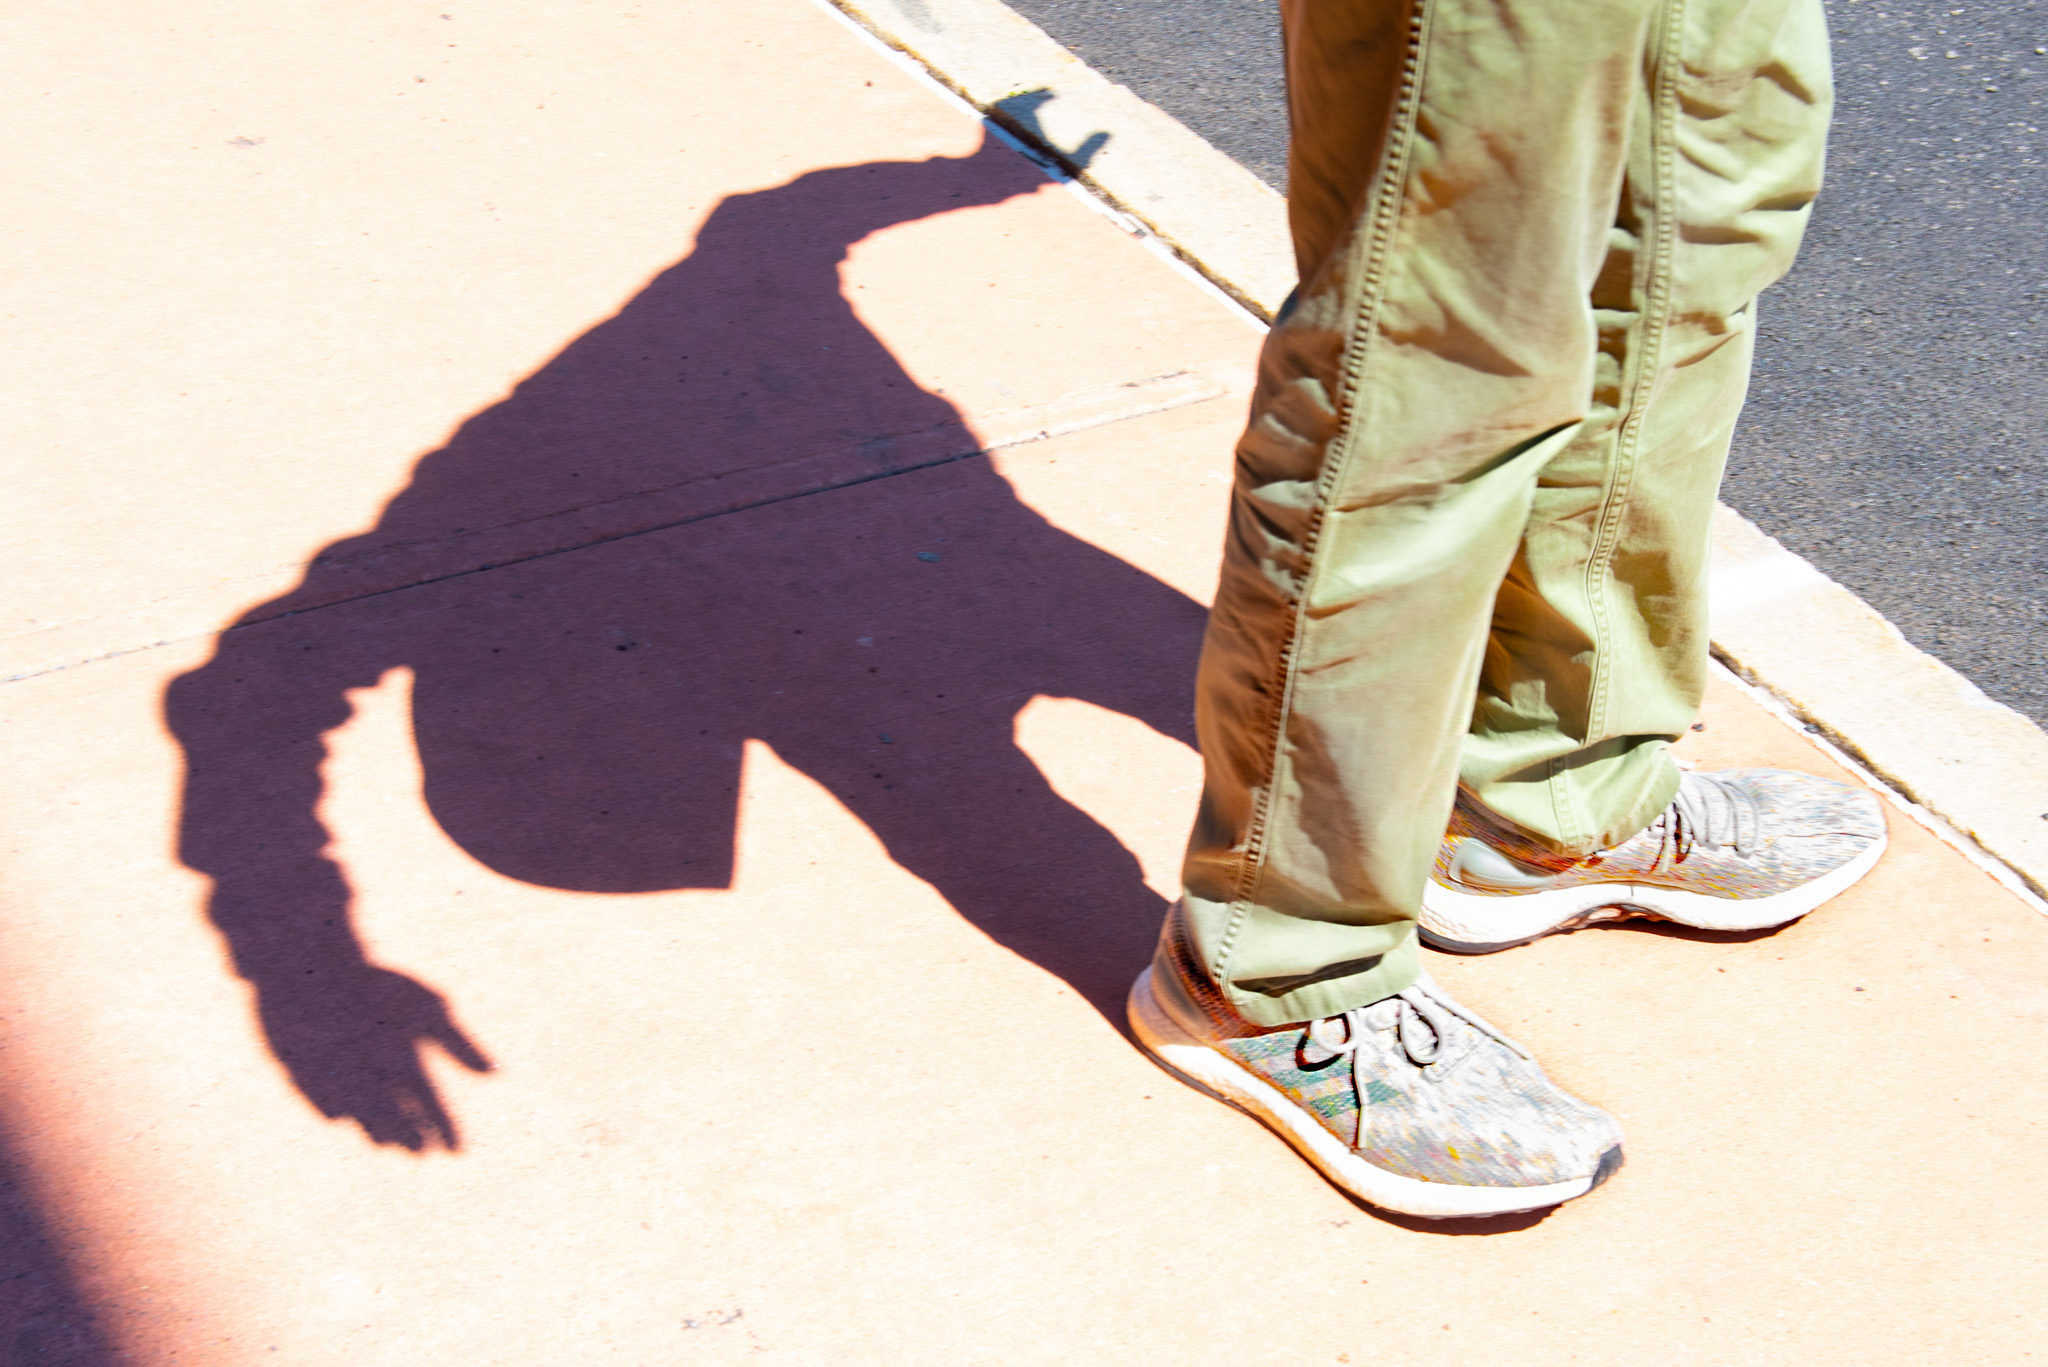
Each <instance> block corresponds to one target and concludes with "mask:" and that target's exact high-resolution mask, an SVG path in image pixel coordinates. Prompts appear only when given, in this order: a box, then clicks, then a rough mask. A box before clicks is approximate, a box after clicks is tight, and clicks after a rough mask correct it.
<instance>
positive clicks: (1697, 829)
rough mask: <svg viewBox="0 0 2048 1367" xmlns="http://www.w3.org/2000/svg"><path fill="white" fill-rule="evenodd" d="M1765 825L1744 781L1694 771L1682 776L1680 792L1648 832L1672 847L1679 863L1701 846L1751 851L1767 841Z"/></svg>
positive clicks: (1664, 845)
mask: <svg viewBox="0 0 2048 1367" xmlns="http://www.w3.org/2000/svg"><path fill="white" fill-rule="evenodd" d="M1763 824H1764V815H1763V812H1762V810H1761V809H1760V808H1759V807H1758V806H1757V803H1756V799H1755V798H1754V797H1752V796H1750V794H1748V793H1747V792H1744V791H1743V789H1742V787H1741V786H1740V785H1739V784H1737V783H1735V782H1733V781H1731V780H1729V779H1725V778H1722V777H1720V776H1719V775H1716V774H1708V773H1700V772H1698V771H1693V772H1689V773H1687V774H1685V775H1683V776H1682V777H1681V778H1680V780H1679V784H1678V796H1677V797H1676V798H1674V799H1672V802H1671V805H1670V806H1669V807H1666V808H1665V809H1664V810H1663V811H1662V812H1661V813H1659V814H1658V816H1657V819H1656V820H1655V821H1652V822H1651V823H1650V826H1649V830H1648V832H1647V834H1649V835H1650V836H1651V837H1652V838H1653V839H1654V840H1656V841H1657V843H1658V845H1659V846H1660V847H1665V848H1669V849H1670V851H1671V856H1672V862H1674V863H1676V862H1677V861H1678V860H1681V859H1684V858H1685V857H1686V856H1687V855H1689V854H1691V853H1692V852H1693V850H1694V848H1695V847H1699V846H1704V847H1705V848H1707V849H1710V850H1724V849H1732V850H1734V851H1735V853H1736V854H1738V855H1747V854H1749V853H1750V852H1751V851H1752V850H1754V849H1755V848H1756V846H1757V845H1758V843H1759V842H1760V841H1761V840H1762V837H1763Z"/></svg>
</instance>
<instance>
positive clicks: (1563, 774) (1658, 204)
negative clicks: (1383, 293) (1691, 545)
mask: <svg viewBox="0 0 2048 1367" xmlns="http://www.w3.org/2000/svg"><path fill="white" fill-rule="evenodd" d="M1661 25H1662V28H1661V32H1659V33H1658V35H1657V40H1656V47H1655V58H1654V61H1655V65H1654V67H1653V68H1652V74H1651V83H1650V99H1651V118H1650V153H1651V155H1650V165H1651V176H1652V181H1651V209H1650V212H1651V215H1652V219H1653V223H1652V227H1651V233H1650V239H1651V243H1650V250H1649V251H1648V252H1647V253H1645V254H1644V255H1645V259H1646V261H1647V263H1648V265H1647V275H1648V279H1647V281H1646V282H1645V288H1644V291H1643V320H1642V339H1641V341H1640V343H1639V344H1638V351H1637V356H1636V358H1635V365H1634V371H1635V373H1634V375H1633V376H1632V377H1631V378H1630V383H1629V388H1628V412H1627V414H1626V416H1624V417H1623V419H1622V422H1621V431H1620V434H1619V436H1618V437H1617V439H1616V441H1615V451H1614V468H1613V472H1612V474H1611V476H1610V478H1611V481H1612V482H1611V483H1610V485H1609V487H1608V492H1607V497H1606V499H1605V500H1604V502H1603V504H1602V507H1601V509H1600V522H1599V525H1598V528H1597V530H1596V532H1595V534H1594V543H1593V553H1592V555H1590V556H1589V557H1587V561H1586V578H1585V586H1586V600H1587V604H1588V606H1589V607H1590V608H1591V610H1592V612H1591V616H1592V626H1593V677H1592V680H1591V682H1590V685H1589V687H1588V689H1587V693H1588V700H1587V708H1586V735H1585V738H1584V740H1585V743H1586V744H1589V745H1590V744H1596V743H1598V741H1599V740H1600V739H1601V738H1604V737H1605V735H1606V733H1607V707H1608V697H1609V693H1610V691H1611V689H1612V687H1613V665H1612V659H1613V651H1612V649H1611V642H1612V641H1613V637H1614V632H1613V620H1612V608H1611V606H1610V604H1609V602H1608V596H1607V581H1608V578H1609V574H1608V570H1609V567H1610V566H1612V564H1613V563H1614V556H1615V554H1616V552H1617V551H1618V550H1619V549H1620V544H1621V528H1622V522H1623V520H1624V519H1625V517H1626V515H1627V511H1628V505H1629V496H1630V494H1631V493H1632V492H1633V491H1634V485H1635V471H1636V460H1637V454H1638V451H1639V449H1640V446H1641V442H1642V433H1643V425H1644V423H1645V421H1646V413H1647V410H1648V408H1649V405H1650V400H1651V397H1652V395H1653V391H1654V390H1655V388H1656V379H1657V370H1658V364H1659V361H1660V359H1661V357H1662V354H1663V349H1664V334H1665V331H1666V327H1667V324H1668V322H1669V313H1670V308H1671V272H1672V268H1673V260H1674V257H1675V256H1676V252H1677V235H1678V213H1677V203H1676V184H1677V150H1676V144H1677V127H1676V126H1677V121H1678V91H1677V86H1678V61H1679V41H1680V38H1681V37H1682V35H1683V33H1684V28H1685V0H1669V3H1667V4H1666V5H1665V6H1664V8H1663V13H1662V15H1661ZM1575 772H1576V770H1574V769H1571V768H1568V767H1567V766H1565V765H1562V764H1557V763H1555V762H1554V767H1553V776H1552V779H1551V801H1552V806H1553V809H1554V810H1555V811H1556V813H1557V817H1558V827H1559V834H1561V835H1563V836H1564V837H1565V839H1566V842H1567V844H1568V845H1571V846H1578V845H1582V844H1584V843H1585V842H1586V841H1588V840H1590V839H1591V838H1592V836H1591V833H1590V832H1589V831H1588V830H1587V829H1586V826H1585V822H1584V820H1583V818H1582V814H1581V813H1580V811H1579V807H1578V802H1577V798H1576V795H1575V794H1574V793H1572V792H1571V791H1570V788H1571V775H1572V774H1573V773H1575Z"/></svg>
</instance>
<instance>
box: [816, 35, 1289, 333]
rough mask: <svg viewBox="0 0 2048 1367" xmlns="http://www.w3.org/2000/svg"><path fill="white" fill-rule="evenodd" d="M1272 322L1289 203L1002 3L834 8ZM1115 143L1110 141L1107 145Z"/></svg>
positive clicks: (1285, 287) (1281, 288) (1284, 262)
mask: <svg viewBox="0 0 2048 1367" xmlns="http://www.w3.org/2000/svg"><path fill="white" fill-rule="evenodd" d="M832 3H833V4H835V5H836V6H837V7H838V8H839V9H840V10H842V11H844V12H845V13H846V14H847V15H849V16H851V17H852V18H853V19H854V20H855V22H857V23H859V24H860V25H861V26H862V27H863V28H865V29H867V30H868V31H869V32H870V33H872V34H874V35H875V36H876V37H877V38H880V39H881V40H882V41H883V42H884V43H886V44H887V45H888V46H890V47H892V48H895V49H897V50H898V51H900V52H904V53H907V54H909V55H910V56H911V57H913V58H915V59H916V60H917V61H918V63H919V64H921V65H922V66H923V67H924V68H925V69H926V70H927V71H928V72H929V73H930V74H931V75H932V76H933V77H934V78H935V79H936V80H938V81H939V82H940V84H942V85H944V86H945V87H947V88H948V89H950V90H952V91H953V92H954V93H956V94H958V95H959V96H960V97H961V98H963V99H965V100H966V101H967V102H968V103H969V104H971V105H973V106H974V108H975V109H977V110H979V111H980V112H981V113H983V114H985V115H987V116H988V117H989V118H990V119H992V120H994V121H995V122H996V123H998V124H1001V125H1002V126H1003V127H1005V128H1007V129H1009V130H1010V131H1011V132H1013V133H1016V134H1017V135H1019V136H1020V137H1022V138H1024V139H1026V140H1027V141H1029V142H1031V143H1033V144H1035V145H1036V146H1038V147H1039V148H1040V149H1042V150H1045V151H1048V152H1050V153H1051V154H1052V155H1053V156H1054V157H1056V158H1058V159H1059V160H1060V162H1061V164H1062V166H1063V167H1064V169H1066V170H1068V171H1070V172H1071V173H1072V174H1073V175H1075V176H1076V177H1077V178H1078V179H1079V180H1080V181H1081V182H1082V183H1083V184H1085V185H1087V186H1088V187H1089V188H1090V189H1092V190H1094V191H1095V192H1096V193H1098V194H1100V195H1101V196H1103V197H1104V198H1105V199H1107V200H1109V201H1110V203H1112V204H1113V205H1115V206H1116V207H1117V208H1119V209H1121V210H1123V211H1124V212H1125V213H1126V214H1129V215H1130V216H1131V217H1133V218H1135V219H1137V220H1138V221H1139V222H1141V223H1142V224H1144V225H1145V227H1147V228H1149V229H1150V230H1151V231H1152V232H1153V233H1155V234H1157V235H1158V236H1159V237H1160V238H1161V239H1163V240H1164V241H1165V242H1166V243H1167V244H1168V245H1170V246H1171V247H1172V248H1173V249H1174V251H1175V252H1176V254H1178V255H1179V256H1180V257H1181V258H1182V259H1183V260H1185V261H1186V262H1188V263H1189V264H1190V265H1192V266H1194V267H1195V269H1196V270H1198V271H1199V272H1201V273H1202V274H1203V275H1204V276H1206V277H1207V278H1208V279H1210V280H1211V281H1213V282H1214V283H1215V284H1216V285H1217V286H1218V287H1219V288H1221V289H1222V290H1223V291H1224V292H1225V293H1226V294H1228V295H1229V296H1230V297H1231V298H1233V299H1235V300H1236V301H1237V302H1238V303H1240V304H1242V305H1244V307H1246V308H1247V309H1249V310H1250V311H1251V312H1252V313H1254V314H1256V315H1258V317H1259V318H1260V319H1262V320H1265V321H1271V319H1272V317H1273V313H1274V311H1275V310H1276V309H1278V308H1279V306H1280V302H1281V300H1283V299H1285V298H1286V297H1287V292H1288V291H1289V290H1291V289H1293V288H1294V277H1295V272H1294V252H1293V248H1292V247H1291V246H1290V245H1289V239H1288V233H1287V201H1286V200H1284V199H1283V198H1281V196H1280V195H1278V194H1277V193H1275V192H1274V190H1273V189H1272V188H1271V187H1270V186H1268V185H1267V184H1266V183H1265V182H1264V181H1262V180H1260V179H1259V178H1258V177H1257V176H1255V175H1253V174H1252V173H1251V172H1250V171H1247V170H1245V169H1244V167H1242V166H1240V165H1238V164H1237V163H1236V162H1235V161H1232V160H1231V159H1230V158H1229V157H1227V156H1224V155H1223V154H1222V153H1221V152H1218V151H1217V150H1216V149H1215V148H1213V147H1211V146H1210V145H1209V144H1208V143H1207V142H1205V141H1204V140H1203V139H1202V138H1201V136H1200V135H1198V134H1196V133H1194V132H1192V131H1190V130H1189V129H1188V128H1187V127H1186V126H1185V125H1184V124H1182V123H1181V122H1180V121H1179V120H1177V119H1175V118H1174V117H1173V116H1172V115H1170V114H1168V113H1166V112H1165V111H1164V110H1162V109H1159V108H1157V107H1155V106H1153V105H1150V104H1147V103H1146V102H1145V101H1143V100H1141V99H1139V98H1138V97H1137V96H1136V95H1134V94H1132V93H1131V92H1130V91H1129V90H1126V89H1125V88H1124V87H1122V86H1120V85H1116V84H1114V83H1113V82H1111V81H1109V80H1106V79H1104V77H1103V76H1102V75H1101V74H1100V73H1098V72H1097V71H1096V70H1095V69H1094V68H1092V67H1090V66H1088V65H1087V64H1086V63H1085V62H1083V61H1081V60H1080V59H1079V58H1077V57H1075V56H1074V55H1073V54H1072V53H1071V52H1068V51H1067V50H1066V49H1065V48H1063V47H1061V46H1060V45H1059V44H1058V43H1056V42H1054V41H1053V40H1052V39H1051V38H1050V37H1048V36H1046V33H1045V31H1044V30H1043V29H1041V28H1039V27H1038V26H1037V25H1036V24H1033V23H1032V22H1031V21H1030V20H1028V19H1026V18H1024V16H1022V15H1021V14H1018V13H1017V12H1016V11H1015V10H1012V9H1011V8H1010V7H1009V6H1007V5H1004V4H1001V3H998V0H832ZM1105 135H1106V136H1105Z"/></svg>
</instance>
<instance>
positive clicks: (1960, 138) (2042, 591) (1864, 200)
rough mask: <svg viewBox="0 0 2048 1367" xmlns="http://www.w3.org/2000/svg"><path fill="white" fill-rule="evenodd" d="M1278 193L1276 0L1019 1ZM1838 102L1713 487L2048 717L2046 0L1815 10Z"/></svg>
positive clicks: (1281, 127) (1868, 1)
mask: <svg viewBox="0 0 2048 1367" xmlns="http://www.w3.org/2000/svg"><path fill="white" fill-rule="evenodd" d="M1011 3H1012V6H1013V7H1014V8H1015V9H1017V10H1018V11H1019V12H1020V13H1022V14H1024V15H1026V16H1027V17H1029V18H1030V19H1032V20H1033V21H1034V22H1035V23H1037V24H1038V25H1039V26H1040V27H1042V28H1044V29H1045V30H1046V31H1047V32H1048V33H1050V34H1051V35H1052V36H1053V37H1054V38H1056V39H1058V40H1059V41H1060V42H1062V43H1064V44H1065V45H1066V46H1067V47H1068V48H1069V49H1071V50H1072V51H1073V52H1074V53H1075V54H1076V55H1077V56H1079V57H1081V58H1082V59H1083V60H1085V61H1087V62H1089V63H1090V64H1091V65H1093V66H1094V67H1095V68H1096V69H1097V70H1099V71H1101V72H1103V73H1104V74H1105V75H1107V76H1109V77H1110V78H1111V79H1112V80H1116V81H1119V82H1121V83H1123V84H1124V85H1127V86H1129V87H1130V88H1131V89H1132V90H1134V91H1136V92H1137V93H1138V94H1139V95H1140V96H1142V97H1144V98H1145V99H1147V100H1149V101H1151V102H1152V103H1153V104H1156V105H1158V106H1159V107H1160V108H1162V109H1165V110H1166V111H1167V112H1169V113H1171V114H1173V115H1174V116H1175V117H1176V118H1178V119H1180V120H1181V122H1183V123H1185V124H1187V125H1188V126H1189V127H1190V128H1193V129H1194V130H1195V131H1196V132H1198V133H1200V134H1201V135H1202V136H1203V137H1205V138H1207V139H1208V140H1209V141H1210V142H1211V143H1213V144H1214V145H1215V146H1217V147H1219V148H1221V149H1222V150H1223V151H1224V152H1226V153H1228V154H1230V155H1231V156H1233V157H1235V158H1236V159H1237V160H1238V161H1240V162H1242V163H1243V164H1244V165H1245V166H1247V167H1249V168H1250V169H1251V170H1252V171H1253V172H1255V173H1256V174H1258V175H1259V176H1261V177H1262V178H1264V179H1265V180H1266V182H1267V183H1268V184H1271V185H1273V186H1275V187H1276V188H1282V189H1284V188H1285V185H1286V160H1287V152H1286V144H1287V111H1286V101H1285V93H1284V80H1283V73H1282V64H1281V56H1280V38H1279V26H1278V19H1277V14H1276V10H1275V8H1274V6H1273V4H1272V3H1271V2H1270V0H1205V2H1204V3H1202V4H1200V5H1199V6H1197V5H1191V4H1188V3H1186V0H1119V2H1118V3H1110V2H1109V0H1011ZM1828 14H1829V22H1830V24H1831V26H1832V29H1833V34H1834V43H1835V61H1836V80H1837V84H1838V87H1839V91H1838V94H1839V104H1838V109H1837V114H1836V120H1835V128H1834V134H1833V139H1832V143H1831V146H1830V154H1829V155H1830V161H1829V173H1828V188H1827V192H1826V193H1825V194H1824V195H1823V196H1822V198H1821V203H1820V205H1819V208H1818V210H1817V212H1816V213H1815V216H1814V222H1813V228H1812V231H1811V233H1810V234H1809V236H1808V239H1807V244H1806V249H1805V251H1804V252H1803V253H1802V255H1801V257H1800V262H1799V265H1798V266H1797V267H1796V268H1795V269H1794V271H1793V272H1792V274H1791V276H1790V277H1788V278H1787V279H1786V280H1785V281H1784V283H1782V284H1780V285H1778V286H1777V287H1776V288H1774V289H1773V290H1772V291H1771V292H1770V293H1768V294H1767V295H1765V297H1764V300H1763V303H1762V306H1761V310H1760V313H1761V335H1762V340H1761V343H1760V346H1759V348H1758V355H1757V366H1756V379H1755V383H1754V384H1753V386H1752V388H1751V393H1750V403H1749V408H1748V411H1747V413H1746V414H1745V416H1744V419H1743V423H1742V427H1741V430H1740V431H1739V432H1738V433H1737V435H1736V441H1735V450H1734V453H1733V455H1732V457H1731V460H1730V463H1729V471H1728V480H1727V485H1726V488H1725V496H1726V498H1727V500H1728V502H1729V503H1731V504H1733V505H1734V506H1735V507H1736V508H1737V509H1739V510H1740V511H1742V512H1743V513H1744V514H1746V515H1748V516H1749V517H1751V518H1753V519H1754V520H1755V521H1756V522H1757V523H1758V524H1760V525H1761V526H1762V527H1763V528H1764V530H1766V531H1768V532H1769V533H1771V534H1772V535H1773V536H1775V537H1777V538H1779V539H1780V540H1781V541H1783V542H1784V543H1785V544H1786V545H1788V546H1790V547H1791V548H1792V549H1793V550H1796V551H1798V552H1799V553H1800V554H1802V555H1804V556H1806V557H1808V558H1809V559H1811V560H1812V561H1814V562H1815V563H1816V564H1818V565H1819V566H1820V567H1821V568H1822V569H1823V570H1825V571H1826V572H1827V573H1829V574H1830V575H1833V576H1834V577H1835V578H1836V579H1838V580H1840V581H1841V582H1842V583H1843V584H1845V585H1847V586H1848V587H1849V588H1850V589H1852V590H1853V591H1855V592H1856V593H1857V594H1859V595H1861V596H1862V598H1863V599H1864V600H1865V601H1866V602H1868V603H1870V604H1871V605H1872V606H1873V607H1875V608H1876V609H1877V610H1878V611H1880V612H1882V613H1884V614H1885V616H1887V617H1889V618H1890V619H1891V620H1892V621H1893V622H1894V623H1896V624H1897V625H1898V627H1899V629H1900V630H1901V631H1903V632H1904V633H1905V634H1906V636H1907V637H1908V638H1909V639H1910V640H1912V641H1913V642H1914V643H1915V644H1916V645H1918V646H1920V647H1921V648H1922V649H1925V650H1927V651H1929V652H1931V653H1933V654H1935V655H1937V656H1940V657H1941V658H1942V659H1944V660H1946V661H1947V662H1948V663H1949V664H1951V665H1953V666H1954V667H1955V668H1957V669H1959V670H1961V671H1962V672H1963V673H1964V674H1966V675H1968V676H1969V677H1970V678H1971V679H1972V680H1973V681H1974V682H1975V683H1977V684H1978V685H1979V686H1980V687H1982V688H1983V689H1984V691H1985V692H1987V693H1989V694H1990V695H1991V696H1992V697H1994V698H1997V699H1998V700H1999V701H2001V702H2004V703H2007V704H2009V705H2010V706H2012V707H2015V708H2017V709H2019V710H2020V711H2021V712H2024V713H2026V714H2027V715H2029V716H2031V717H2032V718H2033V719H2034V720H2035V721H2037V722H2042V723H2044V724H2048V327H2044V325H2043V323H2042V320H2041V311H2042V307H2041V306H2042V304H2043V302H2044V296H2048V207H2044V206H2048V174H2044V172H2043V169H2042V168H2043V164H2044V161H2048V135H2044V133H2043V131H2042V122H2043V118H2044V115H2048V0H2007V2H2006V3H2000V4H1997V5H1961V6H1956V5H1945V4H1936V3H1932V0H1830V3H1829V5H1828Z"/></svg>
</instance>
